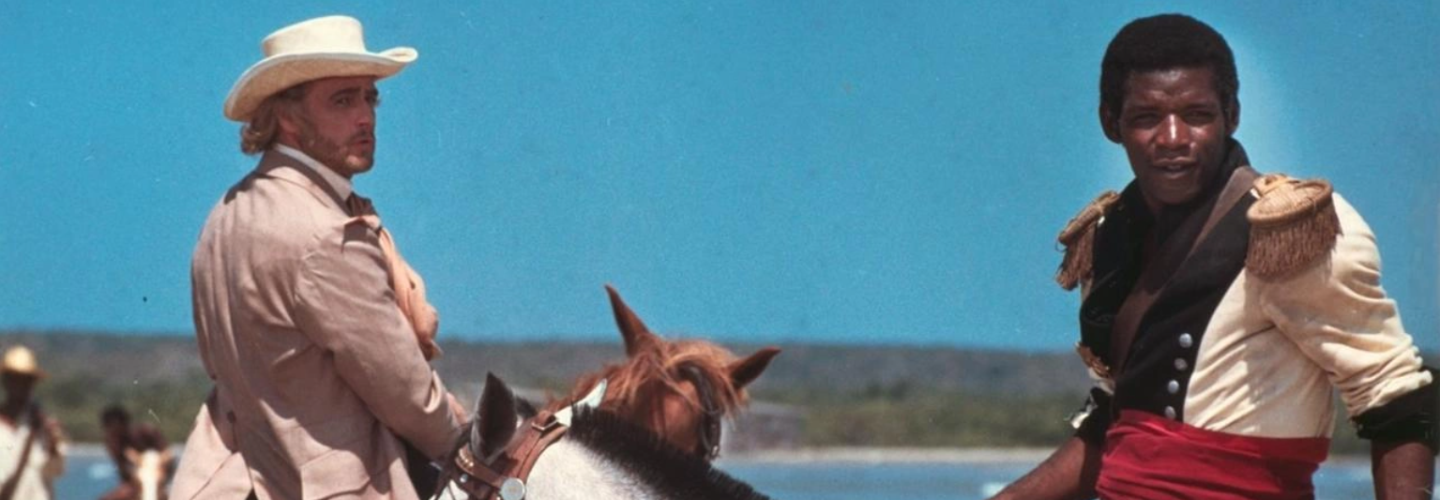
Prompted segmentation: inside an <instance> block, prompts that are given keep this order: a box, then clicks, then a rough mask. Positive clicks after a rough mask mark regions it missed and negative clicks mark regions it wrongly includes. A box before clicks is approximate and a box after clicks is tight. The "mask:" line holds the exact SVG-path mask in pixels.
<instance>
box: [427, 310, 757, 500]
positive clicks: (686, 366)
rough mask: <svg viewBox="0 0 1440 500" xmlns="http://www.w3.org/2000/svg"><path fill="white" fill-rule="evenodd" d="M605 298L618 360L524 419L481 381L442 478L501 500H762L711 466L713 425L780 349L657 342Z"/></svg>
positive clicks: (495, 384)
mask: <svg viewBox="0 0 1440 500" xmlns="http://www.w3.org/2000/svg"><path fill="white" fill-rule="evenodd" d="M605 290H606V292H607V293H608V295H609V297H610V304H611V308H612V310H613V312H614V315H615V321H616V325H617V326H618V327H619V329H620V334H621V337H622V338H623V340H624V343H625V353H626V360H625V362H623V363H618V364H610V365H606V366H605V367H603V368H602V369H601V370H599V371H597V372H595V373H591V374H588V375H582V376H581V377H580V378H579V379H578V381H577V383H576V384H575V386H574V389H573V390H572V391H571V393H570V394H569V396H567V397H564V398H559V399H554V400H552V401H550V402H549V403H548V404H547V405H545V406H544V408H543V409H542V410H540V411H539V412H538V414H535V415H530V413H531V412H530V411H528V410H527V409H526V405H525V403H524V402H523V401H520V400H518V399H517V398H515V396H514V394H513V393H512V392H511V391H510V389H509V388H508V387H506V386H505V384H504V382H503V381H501V380H500V379H499V378H497V377H494V376H493V375H490V376H489V377H488V379H487V381H486V384H485V389H484V390H483V393H482V394H481V397H480V399H479V401H478V402H477V405H476V409H475V417H474V419H473V420H472V422H471V424H470V432H468V433H465V436H464V437H463V439H462V441H461V443H460V444H459V445H458V446H457V450H456V452H455V454H454V455H455V456H454V458H453V459H452V460H450V461H449V462H450V463H451V465H452V467H449V469H448V470H447V471H446V474H445V477H446V479H455V480H457V482H458V483H460V484H461V485H468V486H469V487H470V489H469V490H468V491H470V492H471V494H473V495H483V496H481V498H487V499H488V498H499V499H501V500H517V499H519V498H531V499H537V500H568V499H580V498H586V499H605V498H636V499H656V500H659V499H672V498H673V499H680V498H684V499H708V498H716V499H720V498H724V499H746V500H751V499H756V500H758V499H764V498H766V497H765V496H764V495H761V494H759V493H756V492H755V491H754V490H753V489H751V488H750V487H749V486H748V485H746V484H744V483H743V482H740V481H737V480H735V479H733V478H731V477H729V476H728V475H726V474H724V473H723V472H720V471H718V470H716V469H714V468H713V467H712V466H711V461H713V460H714V459H715V458H716V457H717V456H718V455H719V453H720V441H721V432H722V427H723V426H722V422H721V420H722V419H723V418H725V417H727V416H732V415H734V414H735V413H736V412H738V411H739V410H740V409H741V408H742V407H743V406H744V405H745V403H746V402H747V399H748V395H747V394H746V391H745V387H746V386H748V385H749V384H750V383H751V382H754V381H755V380H756V379H757V378H759V376H760V374H761V373H763V372H764V371H765V368H767V367H768V366H769V363H770V361H771V360H772V359H774V357H775V356H776V355H778V354H779V353H780V350H779V349H778V348H774V347H767V348H764V349H761V350H759V351H757V352H755V353H753V354H751V355H750V356H747V357H745V358H742V359H736V358H735V356H734V355H733V354H731V353H730V352H729V351H728V350H726V349H724V348H722V347H720V346H718V345H715V344H713V343H711V342H707V341H703V340H682V341H674V342H671V341H666V340H665V339H663V338H661V337H659V336H657V335H655V334H654V333H653V332H651V331H650V329H649V328H648V327H646V326H645V323H644V322H643V321H641V320H640V318H639V316H637V315H636V314H635V312H634V311H633V310H631V309H630V307H629V306H627V305H626V304H625V302H624V300H622V299H621V298H620V295H619V293H618V292H616V291H615V289H614V288H613V287H610V286H606V287H605ZM537 443H540V444H538V445H537ZM547 445H548V447H547ZM497 471H498V473H497ZM517 471H518V473H516V472H517ZM527 472H528V477H525V476H527ZM511 473H516V474H514V475H511ZM482 483H483V484H482ZM474 488H478V490H477V489H474ZM455 490H456V488H448V489H447V490H446V491H445V492H448V493H449V494H450V495H451V496H452V497H458V496H457V494H456V491H455ZM472 498H476V496H472Z"/></svg>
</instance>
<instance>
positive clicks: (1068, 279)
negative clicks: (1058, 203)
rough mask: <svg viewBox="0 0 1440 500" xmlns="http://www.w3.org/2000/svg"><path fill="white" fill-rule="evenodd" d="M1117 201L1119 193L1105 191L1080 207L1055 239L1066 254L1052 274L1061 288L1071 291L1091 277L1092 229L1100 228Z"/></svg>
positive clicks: (1093, 231)
mask: <svg viewBox="0 0 1440 500" xmlns="http://www.w3.org/2000/svg"><path fill="white" fill-rule="evenodd" d="M1119 201H1120V194H1119V193H1116V192H1115V191H1108V190H1107V191H1105V192H1103V193H1100V196H1097V197H1095V199H1094V200H1093V201H1091V202H1090V203H1089V204H1087V205H1085V208H1082V209H1080V213H1077V214H1075V216H1074V217H1072V218H1070V222H1067V223H1066V224H1065V227H1064V228H1063V229H1061V230H1060V235H1059V236H1057V237H1056V238H1055V241H1056V243H1059V244H1060V245H1061V246H1062V247H1064V248H1065V257H1064V258H1063V259H1062V260H1061V262H1060V270H1059V271H1057V272H1056V273H1055V282H1056V283H1058V284H1059V285H1060V287H1061V288H1064V289H1066V290H1072V289H1074V288H1075V286H1076V285H1078V284H1080V282H1082V281H1085V280H1086V279H1088V278H1089V276H1090V269H1091V264H1092V262H1091V260H1092V258H1093V256H1092V254H1093V253H1094V245H1095V228H1096V227H1099V225H1100V224H1101V222H1102V221H1104V219H1105V215H1106V214H1107V213H1109V212H1110V210H1111V209H1112V208H1113V207H1114V206H1115V204H1116V203H1118V202H1119Z"/></svg>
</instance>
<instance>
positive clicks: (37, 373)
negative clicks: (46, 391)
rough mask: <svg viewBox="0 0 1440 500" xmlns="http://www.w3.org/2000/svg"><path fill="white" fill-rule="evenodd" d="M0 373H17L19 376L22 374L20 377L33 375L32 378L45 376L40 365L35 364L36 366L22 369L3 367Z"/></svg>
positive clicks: (37, 378)
mask: <svg viewBox="0 0 1440 500" xmlns="http://www.w3.org/2000/svg"><path fill="white" fill-rule="evenodd" d="M0 374H8V375H19V376H22V377H33V378H35V379H36V380H39V379H43V378H45V376H46V375H45V370H41V369H40V367H38V366H37V367H34V368H30V369H23V370H22V369H15V368H4V369H0Z"/></svg>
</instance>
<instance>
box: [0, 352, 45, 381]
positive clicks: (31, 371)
mask: <svg viewBox="0 0 1440 500" xmlns="http://www.w3.org/2000/svg"><path fill="white" fill-rule="evenodd" d="M0 372H4V373H14V374H18V375H28V376H31V377H44V376H45V371H44V370H41V369H40V363H38V362H36V361H35V353H33V352H30V349H29V348H27V347H25V346H23V345H17V346H14V347H11V348H9V349H6V350H5V359H4V361H3V362H0Z"/></svg>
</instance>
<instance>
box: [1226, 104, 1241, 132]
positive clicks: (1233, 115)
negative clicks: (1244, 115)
mask: <svg viewBox="0 0 1440 500" xmlns="http://www.w3.org/2000/svg"><path fill="white" fill-rule="evenodd" d="M1225 121H1226V123H1225V136H1226V137H1230V136H1233V135H1235V131H1236V130H1240V98H1239V97H1236V98H1234V99H1232V100H1231V101H1230V112H1229V113H1225Z"/></svg>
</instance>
